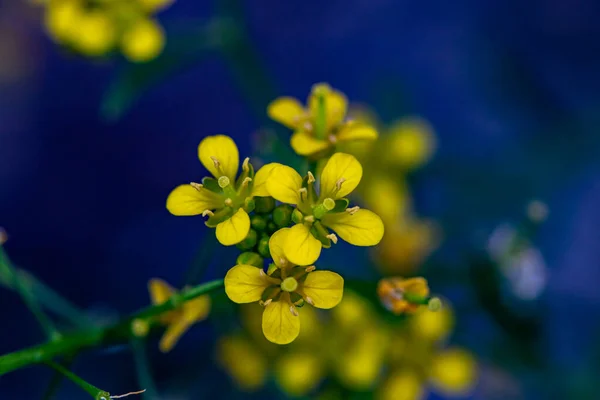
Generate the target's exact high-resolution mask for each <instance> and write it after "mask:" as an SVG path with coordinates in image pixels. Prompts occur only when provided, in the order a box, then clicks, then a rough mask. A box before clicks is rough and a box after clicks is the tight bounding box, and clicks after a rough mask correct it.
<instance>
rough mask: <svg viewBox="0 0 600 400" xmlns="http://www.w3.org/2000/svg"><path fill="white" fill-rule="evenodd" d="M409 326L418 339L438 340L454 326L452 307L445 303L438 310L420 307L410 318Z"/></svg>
mask: <svg viewBox="0 0 600 400" xmlns="http://www.w3.org/2000/svg"><path fill="white" fill-rule="evenodd" d="M409 324H410V328H411V330H412V331H413V333H414V335H415V336H416V337H418V338H419V339H420V340H430V341H433V342H435V341H439V340H443V339H445V338H446V337H447V336H448V335H449V334H450V332H451V331H452V328H453V326H454V316H453V315H452V309H451V308H450V307H449V306H448V305H447V304H445V305H444V306H443V307H442V308H441V309H440V310H439V311H430V310H429V309H427V308H426V307H422V308H421V309H420V310H419V311H418V312H416V313H415V314H414V315H413V317H412V318H411V319H410V322H409Z"/></svg>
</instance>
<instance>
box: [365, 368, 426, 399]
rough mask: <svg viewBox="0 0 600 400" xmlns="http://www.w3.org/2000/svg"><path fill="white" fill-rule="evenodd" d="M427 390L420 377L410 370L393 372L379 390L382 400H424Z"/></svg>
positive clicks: (379, 397)
mask: <svg viewBox="0 0 600 400" xmlns="http://www.w3.org/2000/svg"><path fill="white" fill-rule="evenodd" d="M424 395H425V390H424V389H423V385H422V382H421V379H420V378H419V375H418V374H417V373H416V372H415V371H411V370H410V369H400V370H398V371H395V372H393V373H392V374H391V375H390V376H389V377H388V378H387V379H386V381H385V382H384V384H383V385H382V387H381V389H380V390H379V393H378V396H377V398H378V399H380V400H388V399H389V400H417V399H422V398H423V397H424Z"/></svg>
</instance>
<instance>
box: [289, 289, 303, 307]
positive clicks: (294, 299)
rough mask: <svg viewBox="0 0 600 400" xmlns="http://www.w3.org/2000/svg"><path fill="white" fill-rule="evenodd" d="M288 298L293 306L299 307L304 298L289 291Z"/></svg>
mask: <svg viewBox="0 0 600 400" xmlns="http://www.w3.org/2000/svg"><path fill="white" fill-rule="evenodd" d="M290 300H291V301H292V303H293V304H294V306H296V307H298V308H301V307H302V306H304V298H302V296H301V295H299V294H298V293H296V292H292V293H290Z"/></svg>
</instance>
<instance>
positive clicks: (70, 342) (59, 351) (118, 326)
mask: <svg viewBox="0 0 600 400" xmlns="http://www.w3.org/2000/svg"><path fill="white" fill-rule="evenodd" d="M222 286H223V280H222V279H218V280H214V281H211V282H207V283H204V284H201V285H198V286H195V287H192V288H190V289H188V290H185V291H183V292H181V293H180V294H178V295H175V296H173V297H172V298H171V299H170V300H169V301H167V302H165V303H163V304H159V305H155V306H149V307H146V308H144V309H142V310H140V311H138V312H136V313H134V314H133V315H131V316H130V317H128V318H126V319H124V320H123V321H120V322H117V323H115V324H113V325H109V326H106V327H102V328H92V329H83V330H81V331H78V332H75V333H73V334H70V335H65V336H63V337H61V338H60V339H59V340H55V341H49V342H47V343H44V344H40V345H37V346H33V347H29V348H26V349H23V350H18V351H15V352H13V353H9V354H5V355H3V356H0V376H1V375H4V374H6V373H8V372H12V371H14V370H16V369H19V368H23V367H26V366H28V365H31V364H36V363H41V362H46V361H49V360H52V359H53V358H55V357H58V356H61V355H69V354H72V353H74V352H77V351H79V350H81V349H84V348H89V347H94V346H98V345H103V344H110V343H115V342H122V341H123V340H127V339H129V338H130V337H131V336H132V333H131V323H132V322H133V321H134V320H135V319H146V318H151V317H154V316H156V315H159V314H163V313H165V312H168V311H171V310H173V309H175V308H178V307H180V306H181V305H182V304H183V303H185V302H186V301H189V300H192V299H194V298H196V297H199V296H201V295H203V294H206V293H209V292H211V291H213V290H216V289H219V288H221V287H222Z"/></svg>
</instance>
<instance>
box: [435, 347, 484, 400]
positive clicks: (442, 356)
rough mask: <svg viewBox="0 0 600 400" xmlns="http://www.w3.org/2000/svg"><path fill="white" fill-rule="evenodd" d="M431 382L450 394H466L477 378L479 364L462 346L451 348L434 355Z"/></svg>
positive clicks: (471, 388) (442, 391)
mask: <svg viewBox="0 0 600 400" xmlns="http://www.w3.org/2000/svg"><path fill="white" fill-rule="evenodd" d="M430 379H431V383H432V385H433V386H434V387H435V388H436V389H437V390H438V391H439V392H441V393H443V394H445V395H448V396H465V395H468V394H469V393H470V392H471V391H472V390H473V387H474V385H475V383H476V380H477V364H476V362H475V359H474V358H473V355H471V353H469V352H468V351H466V350H463V349H460V348H450V349H447V350H445V351H442V352H441V353H439V354H437V356H436V357H434V359H433V361H432V364H431V376H430Z"/></svg>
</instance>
